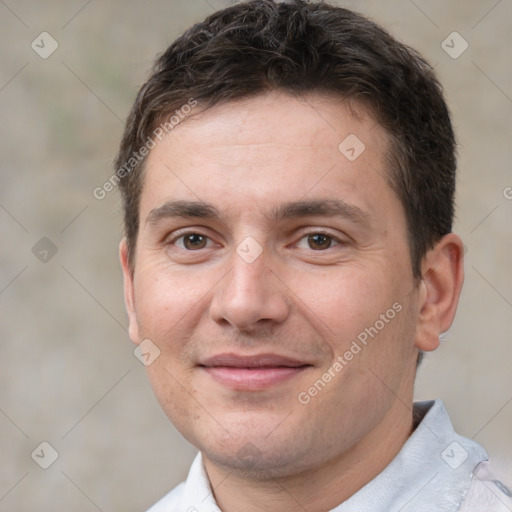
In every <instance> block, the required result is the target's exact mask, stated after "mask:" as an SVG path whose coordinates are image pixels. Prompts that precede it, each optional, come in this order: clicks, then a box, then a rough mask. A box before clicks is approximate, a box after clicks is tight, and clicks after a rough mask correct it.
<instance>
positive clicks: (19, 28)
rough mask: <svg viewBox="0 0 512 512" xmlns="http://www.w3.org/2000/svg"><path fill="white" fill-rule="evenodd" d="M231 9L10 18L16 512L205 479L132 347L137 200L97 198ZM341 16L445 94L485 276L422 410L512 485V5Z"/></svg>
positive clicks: (438, 2)
mask: <svg viewBox="0 0 512 512" xmlns="http://www.w3.org/2000/svg"><path fill="white" fill-rule="evenodd" d="M230 3H231V2H230V1H228V0H187V1H175V0H172V1H170V0H167V1H163V0H155V1H152V2H138V1H135V0H129V1H124V2H99V1H97V0H96V1H94V0H93V1H89V2H88V1H86V0H76V1H67V2H64V1H57V0H53V1H45V2H37V1H35V0H25V1H23V0H20V1H17V2H15V1H14V0H2V1H0V41H1V45H2V51H1V61H0V112H1V118H0V119H1V123H0V148H1V158H2V160H1V164H0V165H1V171H0V172H1V181H0V183H1V187H0V226H1V240H2V241H1V245H0V257H1V260H0V315H1V318H0V343H1V357H0V385H1V390H2V392H1V394H0V432H1V436H0V454H1V460H0V510H1V511H9V512H11V511H28V510H38V511H39V512H50V511H52V512H54V511H55V510H73V511H84V512H88V511H95V510H101V511H103V512H110V511H121V510H122V511H134V512H135V511H142V510H145V509H146V508H147V507H148V506H149V505H150V504H152V503H153V502H155V501H156V500H157V499H158V498H159V497H160V496H161V495H163V494H164V493H166V492H167V491H168V490H169V489H170V488H171V487H173V486H174V485H176V484H177V483H178V482H179V481H181V480H182V479H183V478H184V477H185V476H186V474H187V471H188V466H189V464H190V461H191V460H192V457H193V456H194V453H195V451H194V449H193V448H192V447H191V446H189V445H188V444H187V443H186V442H185V441H184V440H183V439H182V438H181V437H180V435H179V434H178V433H177V432H176V431H175V429H174V428H173V427H172V425H171V424H170V423H169V421H168V420H167V418H166V417H165V416H164V414H163V413H162V412H161V410H160V408H159V406H158V405H157V403H156V400H155V399H154V397H153V394H152V392H151V389H150V387H149V384H148V383H147V381H146V377H145V372H144V368H143V366H142V365H141V364H140V363H139V361H138V360H137V359H136V358H135V357H134V355H133V348H134V347H133V346H132V344H131V342H130V341H129V340H128V336H127V333H126V328H125V326H126V317H125V313H124V305H123V300H122V286H121V273H120V269H119V265H118V260H117V245H118V241H119V238H120V235H121V218H120V214H119V207H120V201H119V197H118V195H117V192H111V193H110V194H108V195H107V197H106V198H105V199H103V200H101V201H100V200H97V199H95V198H94V197H93V190H94V188H95V187H97V186H101V185H102V184H103V182H104V181H105V180H106V179H107V178H108V177H109V176H110V175H111V173H112V171H111V168H110V164H111V161H112V159H113V157H114V155H115V153H116V149H117V144H118V142H119V138H120V134H121V130H122V126H123V120H124V119H125V117H126V115H127V113H128V110H129V108H130V106H131V104H132V101H133V100H134V97H135V94H136V91H137V89H138V87H139V86H140V85H141V84H142V82H143V81H144V79H145V77H146V75H147V72H148V71H149V69H150V66H151V63H152V61H153V59H154V58H155V57H156V56H157V54H159V53H160V52H162V51H163V50H164V49H165V48H166V47H167V45H168V44H169V43H170V42H171V41H172V40H173V39H174V38H175V37H176V36H177V35H178V34H180V33H181V32H182V31H183V30H184V29H185V28H187V27H188V26H190V25H191V24H192V23H194V22H196V21H199V20H200V19H202V18H203V17H204V16H205V15H207V14H209V13H211V12H212V11H213V10H214V9H216V8H220V7H223V6H227V5H228V4H230ZM338 4H339V5H344V6H348V7H352V8H355V9H356V10H359V11H361V12H363V13H366V14H367V15H369V16H370V17H372V18H374V19H375V20H376V21H378V22H380V23H382V24H383V25H384V26H385V27H387V28H388V29H389V30H390V31H391V32H392V33H393V34H395V35H396V36H397V37H398V38H399V39H401V40H402V41H404V42H406V43H408V44H410V45H412V46H413V47H415V48H417V49H419V50H420V51H421V52H422V53H423V54H424V55H425V56H426V57H427V58H428V59H429V60H430V61H431V62H432V63H433V64H434V65H435V67H436V70H437V72H438V74H439V76H440V78H441V81H442V82H443V83H444V86H445V89H446V95H447V98H448V102H449V104H450V107H451V110H452V112H453V117H454V123H455V126H456V130H457V133H458V138H459V141H460V164H459V169H460V174H459V183H458V187H459V188H458V201H457V202H458V221H457V226H456V230H457V231H458V232H459V233H460V234H461V235H462V236H463V238H464V240H465V244H466V246H467V255H466V257H467V260H466V272H467V275H466V284H465V289H464V293H463V296H462V301H461V304H460V309H459V314H458V317H457V320H456V322H455V325H454V327H453V328H452V330H451V331H450V333H449V334H448V336H447V340H446V342H444V343H443V344H442V346H441V347H440V349H439V350H438V351H437V352H436V353H434V354H431V355H429V356H428V357H427V358H426V360H425V362H424V364H423V366H422V368H421V370H420V373H419V377H418V383H417V390H416V394H417V398H418V399H427V398H434V397H439V398H442V399H443V400H444V401H445V403H446V405H447V407H448V410H449V411H450V413H451V415H452V419H453V421H454V423H455V426H456V428H457V429H458V430H459V432H460V433H462V434H464V435H466V436H468V437H473V438H475V439H476V440H477V441H478V442H480V443H481V444H483V445H484V446H485V447H486V448H487V450H488V452H489V453H490V455H491V457H492V458H493V459H495V460H496V462H497V463H498V465H499V466H501V468H502V470H503V471H504V472H505V478H504V479H505V480H507V481H508V483H509V484H511V483H512V472H511V471H510V469H509V468H510V463H511V461H512V435H511V434H512V372H511V367H512V365H511V361H512V320H511V319H512V273H511V272H510V263H511V259H512V258H511V254H512V172H511V162H512V143H511V142H512V140H511V135H512V133H511V127H512V121H511V119H512V67H511V65H510V51H509V49H510V46H511V43H512V1H511V0H501V1H497V0H478V1H476V0H474V1H467V0H464V1H462V0H461V1H454V0H451V1H450V0H433V1H426V0H415V1H414V2H413V1H412V0H391V1H386V2H382V1H377V0H372V1H339V2H338ZM454 31H456V32H458V33H459V34H460V36H461V37H462V38H463V39H464V40H465V41H467V43H468V44H469V47H468V48H467V50H466V51H465V52H464V53H462V54H461V55H460V56H458V57H457V58H453V57H454V55H455V53H458V51H455V50H460V49H462V48H463V45H464V43H463V41H462V39H455V40H454V43H453V44H452V43H450V39H448V42H449V44H450V46H454V47H455V50H453V49H452V50H451V53H452V55H449V54H448V53H447V52H446V51H445V50H444V49H443V47H442V45H441V44H442V42H443V41H444V40H445V39H446V38H447V36H449V34H451V33H452V32H454ZM42 32H48V33H49V34H50V35H51V37H52V38H53V39H54V40H55V41H56V43H57V44H58V48H57V49H56V50H55V52H54V53H52V54H51V55H50V56H48V55H45V52H49V51H50V50H51V49H52V45H55V44H56V43H54V42H53V40H52V39H50V38H49V37H48V36H46V35H43V36H39V34H41V33H42ZM38 36H39V37H38ZM451 37H452V39H453V36H451ZM455 37H456V38H458V36H455ZM41 38H44V39H43V42H42V43H41ZM32 41H34V48H33V47H31V43H32ZM461 45H462V46H461ZM445 47H446V43H445ZM40 54H43V56H46V57H47V58H42V57H41V56H40ZM43 237H46V238H47V239H49V240H50V241H51V242H49V241H48V240H43V241H40V240H41V239H42V238H43ZM34 246H35V248H34ZM55 250H56V251H57V252H56V253H55V254H53V252H55ZM45 251H46V252H45ZM34 253H35V254H34ZM45 259H46V260H47V261H44V260H45ZM41 260H43V261H41ZM43 441H46V442H48V443H49V444H50V445H51V446H52V447H53V448H54V449H55V450H56V452H57V453H58V458H57V460H56V461H55V462H54V463H53V464H52V465H51V466H50V467H49V468H48V469H43V468H41V467H40V466H39V465H38V464H36V461H38V462H39V463H40V464H45V463H48V462H50V461H51V457H52V454H53V452H52V451H51V449H50V448H48V447H47V446H45V445H43V446H42V447H39V445H40V443H41V442H43ZM34 450H35V451H34ZM41 450H43V452H41ZM31 453H33V457H31ZM42 453H44V456H43V455H42ZM38 454H39V457H38ZM507 465H508V467H507Z"/></svg>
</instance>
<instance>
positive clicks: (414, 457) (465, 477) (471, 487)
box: [148, 400, 512, 512]
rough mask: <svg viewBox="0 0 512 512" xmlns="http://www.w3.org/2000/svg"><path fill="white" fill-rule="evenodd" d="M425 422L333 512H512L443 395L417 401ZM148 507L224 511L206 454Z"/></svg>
mask: <svg viewBox="0 0 512 512" xmlns="http://www.w3.org/2000/svg"><path fill="white" fill-rule="evenodd" d="M414 413H415V417H419V418H422V420H421V422H420V423H419V425H418V426H417V428H416V429H415V430H414V432H413V434H412V435H411V436H410V437H409V439H408V440H407V442H406V443H405V444H404V446H403V447H402V449H401V450H400V452H399V453H398V455H397V456H396V457H395V458H394V459H393V460H392V461H391V463H390V464H389V465H388V466H387V467H386V468H385V469H384V470H383V471H382V472H381V473H380V474H379V475H377V476H376V477H375V478H374V479H373V480H371V481H370V482H368V483H367V484H366V485H365V486H364V487H362V488H361V489H360V490H359V491H358V492H356V493H355V494H354V495H353V496H351V497H350V498H349V499H348V500H346V501H345V502H343V503H341V504H340V505H338V506H337V507H336V508H334V509H333V510H332V511H331V512H511V511H512V491H511V490H510V489H509V488H508V487H507V486H506V485H505V484H504V483H502V482H501V481H499V480H497V479H496V478H495V477H494V476H493V474H492V472H491V470H490V468H489V462H488V456H487V453H486V452H485V450H484V449H483V448H482V447H481V446H480V445H479V444H477V443H476V442H475V441H472V440H471V439H467V438H465V437H462V436H459V435H458V434H457V433H455V431H454V429H453V426H452V424H451V421H450V418H449V417H448V413H447V412H446V409H445V407H444V405H443V402H442V401H441V400H435V401H429V402H417V403H415V404H414ZM148 512H222V511H221V510H220V509H219V507H218V506H217V504H216V502H215V498H214V496H213V494H212V491H211V487H210V483H209V480H208V477H207V475H206V472H205V469H204V466H203V461H202V457H201V454H200V453H199V454H198V455H197V457H196V458H195V460H194V462H193V463H192V466H191V468H190V472H189V475H188V478H187V480H186V482H183V483H181V484H180V485H178V486H177V487H175V488H174V489H173V490H172V491H171V492H169V493H168V494H167V495H166V496H164V497H163V498H162V499H161V500H160V501H159V502H158V503H156V504H155V505H153V507H151V508H150V509H149V510H148Z"/></svg>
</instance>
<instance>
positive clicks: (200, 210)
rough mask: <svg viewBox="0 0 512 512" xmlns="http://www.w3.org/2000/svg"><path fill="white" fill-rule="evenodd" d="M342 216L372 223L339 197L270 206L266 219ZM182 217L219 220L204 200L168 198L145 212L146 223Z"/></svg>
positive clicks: (277, 220) (213, 208) (362, 222)
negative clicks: (171, 199)
mask: <svg viewBox="0 0 512 512" xmlns="http://www.w3.org/2000/svg"><path fill="white" fill-rule="evenodd" d="M315 216H322V217H343V218H346V219H348V220H351V221H353V222H355V223H357V224H364V225H369V224H371V221H370V216H369V215H368V213H366V212H365V211H363V210H361V208H359V207H357V206H355V205H353V204H349V203H347V202H345V201H342V200H339V199H325V200H321V199H314V200H301V201H290V202H287V203H284V204H282V205H279V206H277V207H275V208H273V209H272V210H271V211H270V214H269V215H267V219H268V220H269V221H270V222H273V223H276V224H277V223H278V222H280V221H281V220H284V219H291V218H298V217H315ZM174 217H182V218H200V219H211V220H218V221H222V214H221V213H220V212H219V210H218V209H217V208H215V206H213V205H212V204H210V203H206V202H203V201H168V202H166V203H164V204H163V205H162V206H159V207H158V208H154V209H153V210H151V212H150V213H149V214H148V216H147V219H146V224H157V223H158V222H159V221H161V220H162V219H167V218H174Z"/></svg>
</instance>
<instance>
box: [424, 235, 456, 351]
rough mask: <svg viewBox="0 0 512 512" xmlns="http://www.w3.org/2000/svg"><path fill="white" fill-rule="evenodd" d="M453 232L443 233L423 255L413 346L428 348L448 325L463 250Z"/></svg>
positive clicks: (433, 347)
mask: <svg viewBox="0 0 512 512" xmlns="http://www.w3.org/2000/svg"><path fill="white" fill-rule="evenodd" d="M463 247H464V246H463V245H462V240H461V239H460V237H459V236H458V235H456V234H455V233H449V234H448V235H445V236H444V237H443V238H441V240H439V242H438V243H437V244H436V245H435V247H434V248H433V249H431V250H430V251H428V253H427V254H426V255H425V257H424V258H423V262H422V268H421V271H422V277H421V283H420V293H419V304H418V306H419V314H418V323H417V327H416V339H415V346H416V348H418V349H419V350H424V351H431V350H435V349H436V348H437V347H438V346H439V336H440V335H441V334H442V333H444V332H446V331H447V330H448V329H449V328H450V326H451V325H452V322H453V319H454V317H455V311H456V310H457V304H458V303H459V297H460V292H461V289H462V283H463V282H464V249H463Z"/></svg>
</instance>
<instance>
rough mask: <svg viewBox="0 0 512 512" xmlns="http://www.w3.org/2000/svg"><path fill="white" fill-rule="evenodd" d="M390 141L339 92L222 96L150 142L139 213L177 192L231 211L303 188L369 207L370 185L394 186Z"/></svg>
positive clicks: (301, 192)
mask: <svg viewBox="0 0 512 512" xmlns="http://www.w3.org/2000/svg"><path fill="white" fill-rule="evenodd" d="M388 146H389V142H388V136H387V133H386V132H385V130H384V129H383V128H382V127H381V126H380V125H379V124H378V123H376V122H375V120H374V118H373V117H372V115H371V114H370V113H369V111H368V110H367V109H366V108H364V107H363V106H362V105H359V104H357V103H355V102H351V103H347V102H345V101H342V100H340V98H339V97H333V96H328V95H318V94H315V95H308V96H304V97H301V98H294V97H291V96H289V95H286V94H284V93H277V92H272V93H268V94H266V95H263V96H257V97H255V98H251V99H246V100H243V101H237V102H228V103H225V104H219V105H216V106H214V107H212V108H210V109H208V110H205V111H204V112H199V113H198V114H195V115H192V116H191V117H190V118H189V119H185V120H184V121H182V123H181V124H180V125H178V126H177V127H175V128H174V130H173V131H171V132H170V134H169V135H167V136H166V137H165V138H164V139H163V140H162V141H161V142H159V143H158V144H157V145H156V147H155V148H153V149H152V150H151V152H150V154H149V156H148V160H147V162H146V174H145V178H144V185H143V192H142V197H141V211H140V214H141V217H142V218H143V219H144V218H145V216H147V215H148V213H149V212H150V211H151V210H152V209H154V208H155V207H158V206H159V204H163V203H165V202H166V201H169V200H174V199H189V200H201V201H204V202H208V203H213V204H219V205H220V208H221V209H231V210H233V211H235V212H236V213H238V214H240V213H241V212H243V211H246V210H251V209H253V210H254V209H258V210H259V211H261V210H262V208H263V207H264V205H265V204H266V203H269V204H270V203H271V202H272V207H273V208H275V206H276V204H278V203H279V202H280V201H282V202H289V201H297V200H299V199H304V198H306V197H308V196H309V197H313V198H315V197H316V198H319V199H321V198H322V197H324V196H325V197H330V198H331V199H334V198H338V199H345V196H352V197H353V199H354V200H356V201H359V203H365V204H366V206H367V207H370V206H371V204H372V202H375V200H376V199H377V196H378V193H377V192H379V191H382V189H387V190H385V192H387V193H390V192H391V189H390V188H389V185H388V183H387V181H386V176H385V173H386V169H385V166H386V154H387V151H388ZM355 196H358V197H357V198H356V197H355ZM395 199H396V200H397V198H396V197H395ZM256 207H257V208H256Z"/></svg>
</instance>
